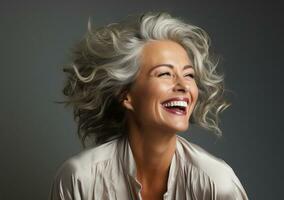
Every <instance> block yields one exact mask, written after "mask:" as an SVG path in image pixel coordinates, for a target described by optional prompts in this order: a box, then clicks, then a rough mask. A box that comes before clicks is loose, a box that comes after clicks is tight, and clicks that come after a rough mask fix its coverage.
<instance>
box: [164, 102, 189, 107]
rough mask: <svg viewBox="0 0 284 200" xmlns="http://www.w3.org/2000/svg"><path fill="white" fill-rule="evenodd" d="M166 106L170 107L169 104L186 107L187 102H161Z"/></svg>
mask: <svg viewBox="0 0 284 200" xmlns="http://www.w3.org/2000/svg"><path fill="white" fill-rule="evenodd" d="M163 105H164V106H166V107H171V106H181V107H187V102H186V101H171V102H168V103H165V104H163Z"/></svg>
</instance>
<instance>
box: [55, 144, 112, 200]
mask: <svg viewBox="0 0 284 200" xmlns="http://www.w3.org/2000/svg"><path fill="white" fill-rule="evenodd" d="M116 145H117V139H115V140H112V141H110V142H107V143H105V144H102V145H100V146H97V147H93V148H88V149H85V150H83V151H81V152H80V153H78V154H76V155H74V156H72V157H70V158H69V159H67V160H66V161H64V162H63V163H62V164H61V165H60V167H59V168H58V169H57V172H56V175H55V177H54V179H53V183H52V188H51V191H50V199H53V200H57V199H61V197H64V198H65V199H74V196H78V199H80V198H81V197H83V196H84V195H86V194H87V191H88V188H89V187H90V186H91V185H92V183H93V182H94V178H95V176H94V175H95V174H94V173H99V170H98V168H99V166H100V165H101V164H102V165H101V166H103V165H104V164H105V163H106V162H109V161H111V160H112V158H113V157H114V154H115V151H116ZM71 197H72V198H71ZM79 197H80V198H79ZM75 199H77V198H75Z"/></svg>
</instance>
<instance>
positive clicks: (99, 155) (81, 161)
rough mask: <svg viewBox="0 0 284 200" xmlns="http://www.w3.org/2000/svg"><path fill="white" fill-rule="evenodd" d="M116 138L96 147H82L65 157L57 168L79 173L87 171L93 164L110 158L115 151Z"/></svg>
mask: <svg viewBox="0 0 284 200" xmlns="http://www.w3.org/2000/svg"><path fill="white" fill-rule="evenodd" d="M116 145H117V139H115V140H112V141H109V142H107V143H104V144H102V145H100V146H97V147H91V148H88V149H84V150H83V151H81V152H80V153H78V154H76V155H74V156H72V157H70V158H69V159H67V160H66V161H65V162H63V164H62V165H61V166H60V168H59V170H58V171H59V172H60V171H65V172H69V173H72V174H75V175H80V174H81V172H84V173H86V172H88V171H89V170H90V169H91V168H92V167H93V166H96V165H97V164H99V163H101V162H105V161H108V160H111V159H112V158H113V156H114V154H115V152H116Z"/></svg>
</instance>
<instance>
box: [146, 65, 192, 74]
mask: <svg viewBox="0 0 284 200" xmlns="http://www.w3.org/2000/svg"><path fill="white" fill-rule="evenodd" d="M157 67H169V68H171V69H173V68H174V66H173V65H171V64H159V65H155V66H154V67H152V69H151V70H150V73H151V72H152V71H153V70H154V69H156V68H157ZM190 68H192V69H193V66H191V65H185V66H184V67H183V70H186V69H190Z"/></svg>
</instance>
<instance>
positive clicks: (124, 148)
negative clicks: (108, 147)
mask: <svg viewBox="0 0 284 200" xmlns="http://www.w3.org/2000/svg"><path fill="white" fill-rule="evenodd" d="M179 137H180V136H178V135H177V139H176V150H175V153H174V155H173V157H172V160H171V165H170V171H169V177H168V183H167V185H168V190H170V188H172V187H173V185H174V183H175V181H176V177H177V174H178V170H179V168H180V162H179V161H180V159H179V158H180V156H182V154H181V153H180V152H181V151H182V146H181V144H180V141H179ZM118 154H119V158H120V161H121V162H122V166H123V169H124V170H125V171H126V172H127V173H128V175H129V176H131V177H132V178H133V179H135V180H136V181H137V179H136V163H135V160H134V157H133V152H132V150H131V147H130V145H129V141H128V137H122V138H121V139H120V140H119V142H118Z"/></svg>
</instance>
